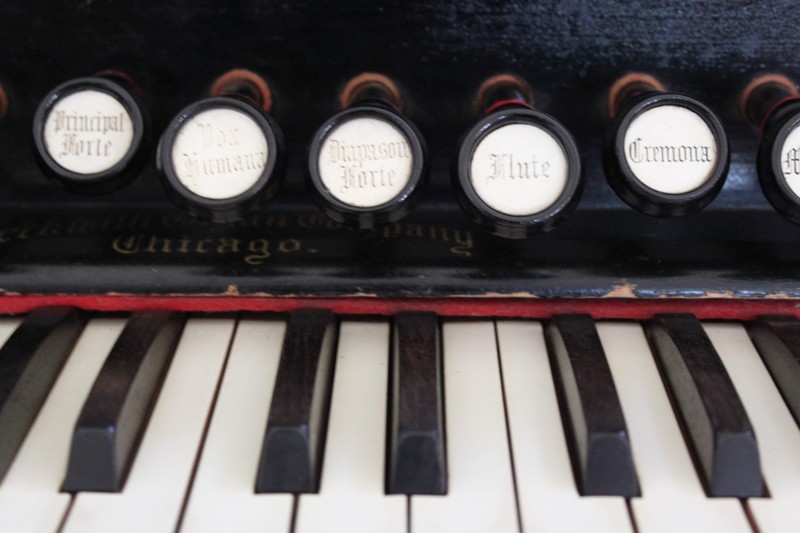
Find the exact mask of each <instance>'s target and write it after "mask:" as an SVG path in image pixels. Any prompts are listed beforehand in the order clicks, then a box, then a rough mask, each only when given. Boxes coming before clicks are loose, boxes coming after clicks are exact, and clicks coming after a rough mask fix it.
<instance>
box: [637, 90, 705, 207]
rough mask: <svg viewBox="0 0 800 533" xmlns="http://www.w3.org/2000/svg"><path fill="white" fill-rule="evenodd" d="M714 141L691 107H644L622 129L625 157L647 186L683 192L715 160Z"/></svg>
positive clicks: (697, 181)
mask: <svg viewBox="0 0 800 533" xmlns="http://www.w3.org/2000/svg"><path fill="white" fill-rule="evenodd" d="M717 148H718V147H717V142H716V139H715V138H714V133H713V132H712V131H711V128H709V127H708V124H706V122H705V121H704V120H703V119H702V118H701V117H700V116H699V115H698V114H697V113H695V112H694V111H691V110H689V109H686V108H685V107H681V106H675V105H662V106H657V107H653V108H651V109H648V110H646V111H644V112H642V113H640V114H639V115H638V116H637V117H636V118H634V119H633V120H632V121H631V123H630V125H629V126H628V131H626V132H625V161H626V162H627V163H628V166H629V167H630V169H631V171H633V174H634V176H636V179H638V180H639V181H640V182H642V183H643V184H644V185H646V186H647V187H649V188H651V189H653V190H654V191H658V192H661V193H665V194H683V193H687V192H689V191H693V190H695V189H697V188H698V187H700V186H702V185H703V184H704V183H705V182H706V181H707V180H708V179H709V178H710V177H711V173H712V172H713V171H714V167H715V166H716V164H717V152H718V150H717Z"/></svg>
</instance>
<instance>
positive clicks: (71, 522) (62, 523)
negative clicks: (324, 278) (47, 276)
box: [0, 310, 800, 532]
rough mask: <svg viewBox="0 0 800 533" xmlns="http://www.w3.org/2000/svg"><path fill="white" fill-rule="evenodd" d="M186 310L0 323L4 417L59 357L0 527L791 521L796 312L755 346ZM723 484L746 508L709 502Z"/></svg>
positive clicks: (40, 315) (623, 330)
mask: <svg viewBox="0 0 800 533" xmlns="http://www.w3.org/2000/svg"><path fill="white" fill-rule="evenodd" d="M184 320H185V317H184V316H182V315H180V314H174V313H162V312H142V313H136V314H134V315H132V317H131V318H130V319H129V320H128V321H127V323H126V322H125V321H124V320H122V319H103V318H95V319H92V320H90V321H89V322H88V323H87V324H86V327H85V329H84V330H83V333H82V334H81V335H80V338H78V334H79V333H80V331H81V328H82V327H83V324H84V321H85V320H84V319H83V318H82V317H81V316H80V315H79V314H78V313H76V312H75V311H70V310H41V311H37V312H36V313H33V314H32V315H30V316H29V317H27V318H26V319H25V320H24V321H20V320H18V319H4V320H3V321H0V334H2V335H3V336H4V337H5V339H6V342H5V344H4V346H3V348H2V349H0V358H2V357H3V356H4V354H7V353H10V354H13V355H8V356H5V357H8V361H11V363H9V364H8V365H7V366H3V365H4V363H5V362H6V361H4V360H2V359H0V383H2V384H3V389H2V391H0V392H2V394H3V395H4V396H2V397H0V400H2V402H0V417H1V416H3V413H4V412H6V411H5V410H7V409H9V408H11V407H13V406H14V402H12V401H9V398H12V397H14V395H15V394H19V391H22V390H25V388H24V387H23V386H22V385H23V384H25V387H28V386H29V385H27V384H28V383H29V380H28V379H23V376H25V372H24V371H23V370H24V369H25V368H26V366H25V365H26V364H27V365H34V364H43V363H34V361H36V360H37V358H39V359H41V358H43V357H45V356H43V355H41V354H42V353H48V354H49V353H55V354H56V355H52V356H50V357H53V358H55V359H56V360H57V359H58V357H61V360H62V364H63V368H62V369H61V371H60V373H59V372H58V369H56V370H50V371H49V373H47V372H42V374H43V375H44V376H45V377H44V378H42V379H43V380H46V379H49V380H50V381H51V382H52V381H54V383H53V386H52V389H51V390H49V393H48V391H47V387H45V392H44V393H42V392H41V388H42V385H37V386H35V387H33V388H34V389H38V390H39V391H40V392H39V393H38V395H39V397H40V398H41V399H40V400H38V402H39V405H41V408H40V409H37V408H36V405H35V403H34V404H31V405H32V407H29V408H28V409H29V410H33V414H31V415H29V422H28V426H30V429H29V430H27V431H25V430H24V429H23V430H20V429H16V431H10V432H8V434H9V435H12V437H10V438H9V437H6V436H5V435H6V431H5V426H4V427H3V428H2V429H3V431H0V439H4V438H5V439H8V442H11V443H13V441H14V439H16V440H17V441H19V442H22V445H21V446H19V444H17V448H19V449H18V451H17V452H16V453H13V452H12V453H10V454H9V455H10V456H11V457H13V461H9V465H8V468H7V470H8V471H7V473H6V475H5V478H3V479H2V482H1V483H0V530H2V531H20V532H23V531H47V532H56V531H62V532H91V531H109V530H114V531H145V530H146V531H175V530H176V529H179V530H180V531H220V530H226V529H227V530H236V531H263V530H277V531H290V530H294V531H320V530H326V531H327V530H332V529H333V530H336V529H339V530H346V531H376V530H387V531H394V530H396V531H408V530H411V531H415V532H416V531H420V532H424V531H448V530H457V531H517V530H526V531H534V530H536V531H538V530H545V531H548V530H557V531H565V530H587V529H591V530H601V531H602V530H605V531H624V530H633V529H634V528H635V529H637V530H638V531H643V532H649V531H674V530H678V529H687V530H697V531H722V530H724V531H751V530H752V529H753V527H754V525H753V524H751V521H755V523H757V526H758V527H759V528H760V530H761V531H790V530H796V527H797V525H798V524H800V513H798V512H797V511H796V510H795V509H793V508H792V504H793V501H796V500H794V498H795V497H796V495H797V494H798V493H800V460H793V459H792V458H793V457H795V456H798V452H800V430H798V427H797V425H796V424H795V422H794V419H793V417H792V412H791V411H790V407H789V406H787V402H788V403H789V404H791V402H790V400H789V399H786V400H785V399H784V398H785V397H786V392H784V391H783V390H782V389H781V387H785V386H786V385H785V384H784V385H781V382H780V381H778V380H777V379H775V380H773V376H771V375H770V372H772V373H773V374H774V373H775V371H776V370H775V364H774V362H773V363H770V359H769V356H766V355H764V352H765V351H769V350H776V348H775V347H774V344H775V342H780V343H782V344H781V345H782V346H783V348H782V350H783V355H782V357H783V360H784V364H788V363H786V358H787V356H786V354H787V353H789V354H791V350H792V349H793V348H797V346H796V345H795V344H793V342H792V340H791V338H790V333H791V331H792V329H791V325H792V324H794V327H795V328H800V326H798V324H799V323H798V322H797V321H791V322H787V324H788V325H786V324H783V325H782V327H784V328H785V329H786V330H787V331H789V332H790V333H786V332H783V333H781V334H780V335H778V339H777V341H776V339H775V338H773V337H774V336H775V334H774V333H770V335H773V337H768V341H764V334H763V332H761V333H759V329H758V328H763V327H767V326H769V325H770V323H771V322H770V321H772V322H775V321H776V320H777V319H774V320H773V319H763V320H762V321H760V322H758V323H755V324H753V325H751V326H750V330H749V334H750V336H748V331H746V330H745V328H744V327H743V326H741V325H736V324H722V325H720V324H701V323H700V322H698V321H697V320H696V319H694V318H693V317H689V316H663V317H658V318H656V319H655V320H654V321H652V322H651V323H649V324H648V325H647V326H646V327H644V328H643V327H642V326H641V325H639V324H636V323H632V322H628V323H598V324H595V323H594V322H593V321H592V320H590V319H589V318H588V317H585V316H561V317H555V318H554V319H553V320H551V321H549V322H548V323H547V324H546V327H544V326H543V325H542V324H540V323H538V322H534V321H498V322H496V323H495V322H493V321H458V320H453V321H450V320H448V321H445V322H444V324H443V325H442V326H441V328H440V324H439V319H438V317H436V316H434V315H429V314H413V313H410V314H401V315H398V316H397V317H395V318H394V320H393V324H394V325H393V327H392V324H391V323H390V321H389V320H343V321H342V322H341V324H338V325H337V319H336V317H334V316H333V315H332V314H330V313H328V312H326V311H310V310H309V311H298V312H296V313H295V314H293V315H292V316H291V317H290V318H289V321H288V323H287V322H285V321H284V320H283V319H281V318H277V317H276V318H268V317H256V316H252V317H247V318H243V319H240V320H239V321H236V320H235V319H233V318H221V319H219V318H217V319H213V318H198V317H192V318H189V319H188V321H186V325H185V327H184ZM782 320H784V321H785V319H782ZM778 322H780V321H778ZM765 324H766V326H765ZM31 328H33V329H31ZM36 328H39V329H36ZM32 331H34V332H36V333H31V332H32ZM181 332H182V334H181ZM179 337H180V340H178V338H179ZM751 337H752V340H753V342H751ZM58 338H60V339H61V341H60V342H57V341H56V340H54V339H58ZM25 339H27V340H25ZM76 339H77V344H75V341H76ZM48 342H49V343H51V344H52V346H51V347H50V348H47V349H43V348H42V347H43V346H47V343H48ZM73 344H74V349H70V348H72V345H73ZM176 345H177V348H176ZM59 346H60V347H61V348H60V351H59V349H57V348H58V347H59ZM759 350H760V351H761V352H762V355H761V356H759V353H758V351H759ZM70 351H71V354H69V356H68V357H67V356H66V355H61V356H58V355H57V354H58V353H60V352H66V353H69V352H70ZM173 354H174V355H173ZM762 357H763V359H762ZM64 360H65V362H64ZM762 360H763V361H764V362H766V364H765V363H764V362H762ZM25 361H28V362H27V363H25ZM54 365H55V366H58V367H59V368H60V366H61V365H59V364H57V363H51V364H50V366H49V367H48V366H45V368H53V366H54ZM31 368H35V366H31ZM47 375H51V377H50V378H46V376H47ZM776 381H777V383H778V385H779V386H778V387H776V384H775V383H776ZM784 381H786V380H784ZM45 394H47V399H46V400H45V401H43V399H44V395H45ZM34 397H35V395H34ZM37 411H38V414H37ZM9 412H10V411H9ZM34 415H35V420H33V416H34ZM748 415H749V416H748ZM750 417H752V418H750ZM22 418H23V422H24V419H25V417H22ZM0 420H2V418H0ZM751 420H752V423H751ZM30 421H33V422H32V423H31V422H30ZM9 427H15V428H16V426H9ZM276 428H277V429H276ZM445 429H446V430H445ZM13 435H16V437H13ZM275 435H278V439H279V440H278V441H275V442H279V444H280V445H279V446H277V447H276V446H274V444H270V440H271V439H274V438H275ZM287 436H288V437H287ZM756 436H758V439H757V440H756ZM23 438H24V442H23V441H22V439H23ZM280 439H283V440H282V442H281V441H280ZM297 443H299V446H298V445H297ZM731 443H732V444H731ZM293 447H294V448H293ZM726 447H727V448H726ZM275 450H277V451H275ZM298 450H299V452H300V453H298ZM787 457H788V458H787ZM731 459H733V460H731ZM270 462H272V464H271V465H270V464H269V463H270ZM265 466H266V467H265ZM128 471H129V472H130V473H129V474H127V479H126V473H127V472H128ZM762 471H763V478H764V479H763V481H762V479H761V473H762ZM298 476H299V477H298ZM297 479H301V481H302V482H303V483H304V484H305V487H304V488H303V490H301V487H298V485H296V484H295V485H292V483H296V481H297ZM260 483H264V484H266V485H268V486H269V484H273V485H272V488H273V489H277V490H259V488H260V487H259V484H260ZM280 483H287V485H286V486H285V488H280V487H276V486H275V485H276V484H280ZM726 484H727V485H726ZM720 486H722V487H728V488H724V489H721V490H718V488H719V487H720ZM317 487H318V491H316V492H315V490H316V488H317ZM730 487H733V489H730ZM764 487H766V490H767V492H766V494H767V495H768V497H762V496H763V495H762V489H763V488H764ZM100 491H111V492H105V493H104V492H100ZM114 491H116V492H114ZM304 491H305V492H304ZM731 491H732V492H733V493H734V494H733V495H734V496H737V497H742V498H743V497H749V499H747V500H746V503H744V504H742V503H741V502H740V501H739V500H737V499H735V498H726V497H709V495H725V494H727V493H728V492H731ZM298 493H299V494H298ZM598 494H600V495H598ZM406 495H409V496H406ZM626 498H627V500H626ZM626 502H629V505H628V504H627V503H626ZM676 509H680V510H681V511H680V512H677V513H676V512H675V510H676ZM231 528H233V529H231Z"/></svg>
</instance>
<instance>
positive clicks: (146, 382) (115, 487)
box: [62, 311, 191, 492]
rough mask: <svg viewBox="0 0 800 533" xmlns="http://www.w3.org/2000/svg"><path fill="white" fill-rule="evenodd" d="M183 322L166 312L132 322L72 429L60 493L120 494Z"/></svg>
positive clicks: (137, 316) (147, 313)
mask: <svg viewBox="0 0 800 533" xmlns="http://www.w3.org/2000/svg"><path fill="white" fill-rule="evenodd" d="M184 322H185V316H184V315H183V314H181V313H172V312H169V311H141V312H137V313H134V314H133V315H132V316H131V317H130V319H129V320H128V323H127V324H126V325H125V329H123V330H122V333H121V334H120V336H119V338H118V339H117V342H116V343H115V344H114V347H113V348H112V349H111V353H109V355H108V358H107V359H106V361H105V363H104V364H103V368H101V369H100V373H99V374H98V376H97V379H96V380H95V382H94V385H92V389H91V390H90V391H89V396H88V398H87V399H86V403H85V404H84V405H83V409H82V410H81V413H80V415H79V417H78V422H77V423H76V424H75V431H74V433H73V434H72V444H71V447H70V453H69V462H68V466H67V475H66V478H65V479H64V484H63V487H62V489H63V490H64V491H67V492H79V491H95V492H118V491H120V490H121V489H122V485H123V483H124V480H125V476H126V475H127V473H128V470H129V468H130V466H131V463H132V459H133V455H134V451H135V448H136V446H137V444H138V442H139V440H140V438H141V436H142V433H143V432H144V427H145V422H146V420H147V417H148V416H149V414H150V410H151V409H152V407H153V404H154V403H155V399H156V397H157V395H158V388H159V385H160V383H161V382H162V380H163V378H164V375H165V374H166V372H167V368H168V367H169V362H170V361H171V360H172V355H173V353H174V352H175V347H176V346H177V344H178V339H179V337H180V334H181V331H182V330H183V324H184ZM186 393H187V394H191V391H186Z"/></svg>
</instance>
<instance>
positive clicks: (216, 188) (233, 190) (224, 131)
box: [172, 107, 269, 200]
mask: <svg viewBox="0 0 800 533" xmlns="http://www.w3.org/2000/svg"><path fill="white" fill-rule="evenodd" d="M268 157H269V148H268V146H267V138H266V137H265V136H264V132H263V131H261V128H260V127H259V125H258V124H257V123H256V121H255V120H253V119H252V118H250V117H249V116H247V115H246V114H244V113H242V112H241V111H237V110H235V109H230V108H227V107H219V108H215V109H209V110H206V111H202V112H200V113H198V114H197V115H195V116H193V117H192V118H190V119H188V120H186V121H185V122H184V123H183V125H182V126H181V128H180V129H179V130H178V133H177V134H176V135H175V141H174V143H173V145H172V167H173V169H174V170H175V175H176V176H177V177H178V180H180V182H181V183H182V184H183V186H184V187H186V188H187V189H189V190H190V191H191V192H193V193H194V194H196V195H198V196H202V197H203V198H207V199H209V200H225V199H228V198H234V197H236V196H239V195H240V194H243V193H245V192H247V190H248V189H250V188H251V187H252V186H253V185H255V184H256V182H257V181H258V178H260V177H261V175H262V174H263V173H264V169H265V168H266V166H267V158H268Z"/></svg>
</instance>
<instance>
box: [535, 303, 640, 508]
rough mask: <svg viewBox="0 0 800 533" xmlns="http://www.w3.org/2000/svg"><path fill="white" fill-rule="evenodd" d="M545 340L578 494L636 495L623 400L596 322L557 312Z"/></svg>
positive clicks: (583, 316) (637, 484)
mask: <svg viewBox="0 0 800 533" xmlns="http://www.w3.org/2000/svg"><path fill="white" fill-rule="evenodd" d="M547 343H548V348H549V350H550V355H551V357H552V359H553V361H554V363H553V369H554V373H555V375H556V378H557V379H556V386H557V390H558V391H559V400H560V403H561V410H562V413H563V415H564V416H562V418H563V419H564V422H565V426H566V427H565V435H566V436H567V440H568V441H569V444H570V446H569V447H570V452H571V455H572V457H573V464H574V465H575V473H576V476H575V477H576V480H577V482H578V487H579V490H580V493H581V494H583V495H584V496H595V495H615V496H625V497H627V498H631V497H634V496H638V495H639V483H638V480H637V478H636V470H635V468H634V465H633V454H632V452H631V444H630V439H629V438H628V429H627V426H626V425H625V418H624V416H623V414H622V405H621V404H620V402H619V397H618V396H617V389H616V387H615V386H614V380H613V378H612V376H611V369H610V368H609V366H608V362H607V361H606V356H605V352H603V346H602V345H601V344H600V337H598V335H597V329H596V328H595V326H594V322H593V321H592V319H591V317H590V316H588V315H562V316H555V317H553V320H552V321H551V322H550V323H549V324H548V327H547Z"/></svg>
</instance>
